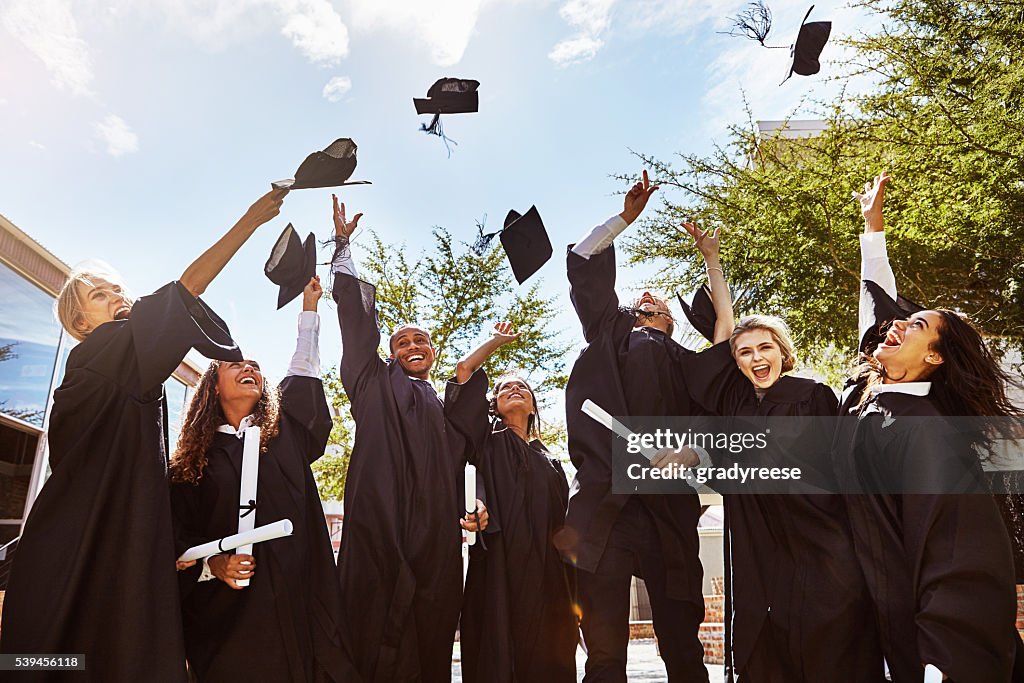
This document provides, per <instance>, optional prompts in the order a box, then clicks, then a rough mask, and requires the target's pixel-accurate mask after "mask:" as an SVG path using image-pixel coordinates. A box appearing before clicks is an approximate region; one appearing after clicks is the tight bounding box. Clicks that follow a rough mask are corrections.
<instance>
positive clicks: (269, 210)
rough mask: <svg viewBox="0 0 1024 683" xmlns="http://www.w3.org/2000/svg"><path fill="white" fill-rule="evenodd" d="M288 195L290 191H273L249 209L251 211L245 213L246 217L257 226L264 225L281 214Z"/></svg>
mask: <svg viewBox="0 0 1024 683" xmlns="http://www.w3.org/2000/svg"><path fill="white" fill-rule="evenodd" d="M287 194H288V190H271V191H270V192H268V193H266V194H265V195H263V196H262V197H260V198H259V199H257V200H256V201H255V202H254V203H253V205H252V206H250V207H249V210H248V211H246V212H245V217H246V218H248V219H249V220H250V221H252V222H253V223H255V224H256V225H263V224H264V223H266V222H267V221H269V220H271V219H273V218H275V217H276V216H277V215H278V214H279V213H281V205H282V204H283V203H284V198H285V195H287Z"/></svg>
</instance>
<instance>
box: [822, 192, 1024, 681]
mask: <svg viewBox="0 0 1024 683" xmlns="http://www.w3.org/2000/svg"><path fill="white" fill-rule="evenodd" d="M888 182H889V176H887V175H885V174H882V175H880V176H878V177H876V178H875V181H874V183H867V184H866V185H865V187H864V192H863V193H856V192H855V193H854V196H855V197H856V198H857V199H859V201H860V205H861V211H862V213H863V215H864V223H865V230H864V234H863V235H861V238H860V241H861V280H862V283H861V285H862V286H861V297H860V336H861V343H860V351H861V353H862V357H863V358H864V363H863V364H862V365H861V366H860V368H859V369H858V370H857V372H856V373H855V374H854V375H853V376H852V377H851V378H850V379H849V380H848V381H847V383H846V388H845V391H844V392H843V400H842V404H841V407H840V414H841V415H843V416H852V417H855V418H856V419H843V420H841V425H840V428H839V430H838V432H837V436H836V442H835V448H834V450H833V459H834V464H835V468H836V473H837V476H838V477H839V482H840V485H841V486H843V488H844V491H845V492H846V493H848V494H852V495H847V496H846V502H847V508H848V510H849V516H850V522H851V526H852V530H853V538H854V543H855V546H856V548H857V557H858V560H859V561H860V562H859V563H860V567H861V570H862V572H863V574H864V577H865V579H866V581H867V586H868V590H869V594H870V597H871V599H872V601H873V603H874V606H875V615H876V622H877V626H878V629H879V632H880V637H881V642H882V649H883V653H884V656H885V659H886V661H887V663H888V666H889V670H890V672H891V674H892V680H893V681H894V683H902V682H903V681H915V682H916V681H920V680H921V679H922V675H923V673H924V669H925V667H926V666H927V665H931V666H933V667H936V668H938V669H939V671H940V672H941V673H942V674H943V675H944V676H945V677H947V678H948V679H949V680H951V681H960V682H963V681H993V682H997V681H1009V680H1011V670H1012V667H1013V664H1014V656H1015V648H1016V647H1017V645H1018V643H1019V638H1018V637H1017V634H1016V630H1015V628H1014V622H1015V613H1016V600H1015V591H1014V568H1013V559H1012V554H1011V547H1010V541H1009V537H1008V535H1007V533H1006V529H1005V527H1004V525H1003V520H1002V519H1001V517H1000V514H999V510H998V508H997V506H996V504H995V501H994V500H993V498H992V496H991V495H990V493H989V489H988V487H987V485H986V483H985V481H984V478H983V473H982V467H981V462H980V459H979V452H978V451H979V448H981V447H984V446H985V442H986V437H984V436H983V435H982V433H981V432H979V431H976V430H975V429H974V428H973V426H972V428H971V429H969V430H965V429H963V426H964V425H963V422H976V421H972V420H965V418H974V417H997V418H998V417H1007V416H1013V415H1017V414H1019V413H1018V412H1017V410H1016V408H1015V407H1014V406H1013V405H1012V404H1011V402H1010V401H1009V399H1008V398H1007V393H1006V383H1007V379H1008V378H1007V376H1006V375H1005V373H1003V371H1002V370H1001V369H1000V367H999V365H998V363H997V362H996V360H995V359H994V357H993V356H992V354H991V353H990V352H989V350H988V349H987V347H986V345H985V341H984V339H983V338H982V336H981V335H980V334H979V333H978V331H977V330H976V329H975V328H974V326H973V325H972V324H971V322H970V321H969V320H968V319H967V318H966V317H964V316H963V315H961V314H960V313H957V312H955V311H951V310H947V309H930V310H925V309H922V308H921V307H919V306H916V305H914V304H912V303H911V302H909V301H907V300H905V299H903V298H901V297H899V296H897V293H896V278H895V275H894V274H893V271H892V268H891V266H890V265H889V260H888V255H887V252H886V244H885V224H884V220H883V216H882V204H883V199H884V193H885V187H886V184H887V183H888Z"/></svg>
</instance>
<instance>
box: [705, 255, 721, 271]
mask: <svg viewBox="0 0 1024 683" xmlns="http://www.w3.org/2000/svg"><path fill="white" fill-rule="evenodd" d="M704 267H705V268H707V269H709V270H710V269H711V268H721V267H722V263H721V260H720V259H719V258H718V255H717V254H716V255H715V256H705V257H704Z"/></svg>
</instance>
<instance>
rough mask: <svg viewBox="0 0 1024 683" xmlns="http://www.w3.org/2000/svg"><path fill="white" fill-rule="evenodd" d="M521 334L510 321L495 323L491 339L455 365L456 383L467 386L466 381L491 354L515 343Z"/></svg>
mask: <svg viewBox="0 0 1024 683" xmlns="http://www.w3.org/2000/svg"><path fill="white" fill-rule="evenodd" d="M520 334H521V333H519V332H516V331H515V330H513V329H512V323H510V322H508V321H505V322H500V323H495V325H494V330H493V331H492V332H491V336H490V338H489V339H488V340H487V341H485V342H483V343H482V344H480V346H478V347H476V348H475V349H473V350H472V351H470V352H469V353H467V354H466V355H465V356H463V357H462V358H460V359H459V362H458V363H456V364H455V381H456V382H457V383H459V384H465V383H466V380H468V379H469V378H470V377H472V376H473V373H474V372H476V371H477V370H479V369H480V366H481V365H483V364H484V363H485V362H486V361H487V359H488V358H490V357H491V354H493V353H494V352H495V351H497V350H498V349H499V348H501V347H502V346H504V345H505V344H508V343H510V342H514V341H515V340H516V339H518V338H519V335H520Z"/></svg>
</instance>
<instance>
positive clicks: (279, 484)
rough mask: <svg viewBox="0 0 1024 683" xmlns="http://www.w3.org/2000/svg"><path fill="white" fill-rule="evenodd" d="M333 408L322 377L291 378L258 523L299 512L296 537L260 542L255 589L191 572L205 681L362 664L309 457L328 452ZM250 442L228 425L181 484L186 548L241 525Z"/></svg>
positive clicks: (175, 493)
mask: <svg viewBox="0 0 1024 683" xmlns="http://www.w3.org/2000/svg"><path fill="white" fill-rule="evenodd" d="M330 434H331V414H330V411H329V409H328V406H327V399H326V397H325V396H324V390H323V385H322V383H321V381H320V380H319V379H318V378H312V377H297V376H292V377H287V378H285V380H284V381H283V382H282V383H281V420H280V431H279V433H278V435H277V436H276V437H274V439H273V440H271V441H270V443H269V444H268V446H267V452H266V453H261V454H260V456H259V460H260V463H259V475H258V480H257V501H256V526H262V525H264V524H271V523H273V522H277V521H280V520H282V519H288V520H291V522H292V524H293V525H294V533H293V534H292V535H291V536H286V537H284V538H279V539H275V540H273V541H267V542H264V543H257V544H256V545H255V546H253V556H254V557H255V558H256V574H255V575H254V576H253V578H252V580H251V581H250V584H249V586H248V587H247V588H244V589H242V590H240V591H239V590H234V589H232V588H229V587H228V586H227V585H226V584H225V583H224V582H223V581H220V580H219V579H213V580H210V581H203V582H197V581H196V579H197V578H198V576H199V573H200V569H201V567H200V565H198V564H197V565H196V566H195V567H193V568H192V569H190V570H188V571H187V572H182V574H183V583H185V584H186V585H185V586H184V587H183V589H182V593H183V599H182V615H183V621H184V627H185V648H186V652H187V654H188V659H189V663H190V665H191V667H192V669H193V671H194V672H195V673H196V676H197V678H198V679H199V680H200V681H237V680H245V679H248V680H260V681H281V682H282V683H283V682H285V681H294V682H295V683H308V682H313V681H328V680H333V681H336V683H348V682H349V681H352V680H354V679H353V678H352V674H353V670H352V668H351V665H350V664H348V662H347V657H345V655H344V653H343V651H342V648H341V639H340V635H339V632H338V626H337V615H338V610H339V606H340V603H339V602H338V601H339V594H338V593H339V591H338V584H337V577H336V574H335V567H334V552H333V550H332V548H331V541H330V536H329V534H328V531H327V525H326V523H325V521H324V514H323V508H322V507H321V505H320V496H319V494H318V493H317V488H316V482H315V481H314V480H313V474H312V472H311V471H310V469H309V465H310V463H312V462H315V461H316V460H317V459H319V458H320V456H321V455H323V452H324V448H325V446H326V445H327V438H328V437H329V436H330ZM242 448H243V440H242V439H240V438H238V437H237V436H235V435H233V434H224V433H220V432H218V433H217V434H215V435H214V441H213V444H212V445H211V447H210V450H209V451H208V452H207V465H206V469H205V470H204V471H203V476H202V477H201V478H200V479H199V482H198V484H192V483H189V482H179V483H175V484H173V485H172V488H171V505H172V509H173V512H174V521H175V532H176V539H177V544H178V553H179V554H180V553H181V552H184V551H185V550H186V549H187V548H189V547H191V546H193V545H198V544H200V543H205V542H207V541H210V540H213V539H218V538H223V537H225V536H230V535H232V534H235V533H237V532H238V489H239V486H240V482H241V474H242Z"/></svg>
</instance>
